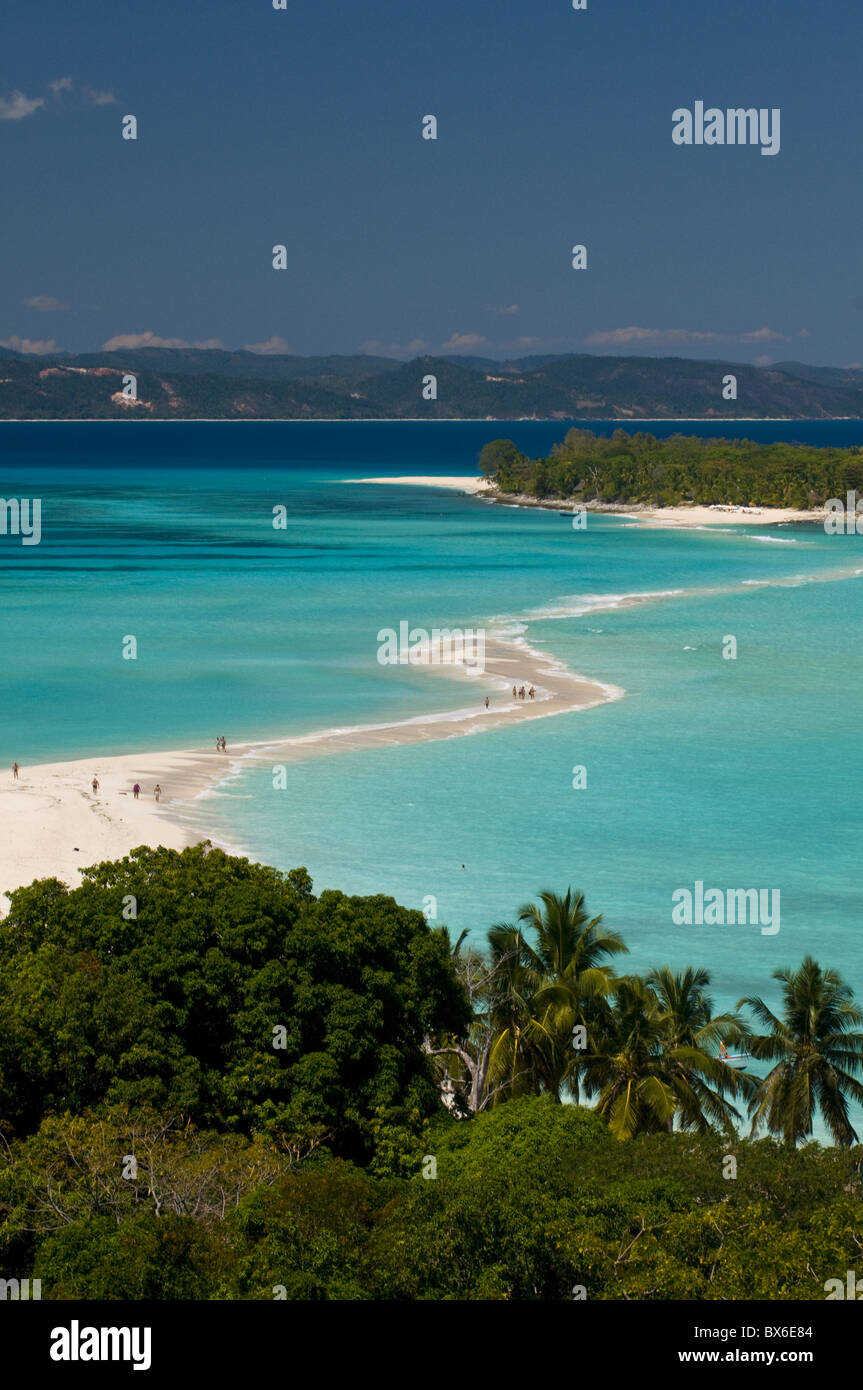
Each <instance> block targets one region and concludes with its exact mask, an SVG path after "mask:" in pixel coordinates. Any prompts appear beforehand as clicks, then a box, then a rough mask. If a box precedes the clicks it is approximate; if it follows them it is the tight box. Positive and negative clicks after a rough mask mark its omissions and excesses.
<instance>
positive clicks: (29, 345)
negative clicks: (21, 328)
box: [0, 337, 57, 356]
mask: <svg viewBox="0 0 863 1390" xmlns="http://www.w3.org/2000/svg"><path fill="white" fill-rule="evenodd" d="M0 347H5V348H11V349H12V351H13V352H34V353H37V354H38V355H39V356H42V355H43V354H44V353H46V352H56V351H57V344H56V342H55V341H54V339H53V338H47V339H44V340H42V341H41V342H40V341H36V340H34V339H33V338H15V337H12V338H2V339H0Z"/></svg>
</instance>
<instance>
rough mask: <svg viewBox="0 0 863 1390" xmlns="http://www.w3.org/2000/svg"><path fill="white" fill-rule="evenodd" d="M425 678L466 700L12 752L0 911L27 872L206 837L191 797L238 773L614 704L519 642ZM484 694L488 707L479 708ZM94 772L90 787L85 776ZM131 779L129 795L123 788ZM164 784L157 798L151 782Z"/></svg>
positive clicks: (1, 812) (596, 687)
mask: <svg viewBox="0 0 863 1390" xmlns="http://www.w3.org/2000/svg"><path fill="white" fill-rule="evenodd" d="M425 669H427V670H428V671H429V673H433V674H437V675H441V676H445V677H457V678H460V679H461V680H462V681H463V682H464V688H465V701H464V706H463V707H462V708H460V709H457V710H448V711H445V712H443V713H437V714H429V715H419V716H416V717H414V718H410V719H405V720H399V721H394V722H392V723H388V724H372V725H355V726H352V727H349V728H342V729H324V730H321V731H320V732H318V733H312V734H304V735H301V736H297V737H293V738H287V739H275V740H274V739H267V740H266V741H263V740H259V741H256V742H247V743H232V744H231V745H229V748H228V753H227V754H223V753H218V752H216V749H215V747H213V746H212V745H210V747H208V748H199V749H185V750H179V751H176V752H167V753H131V754H121V755H118V756H110V757H95V758H88V759H77V760H75V761H73V762H62V763H40V764H38V765H35V766H34V765H27V763H26V762H25V757H26V752H25V750H24V749H22V750H21V753H20V754H19V756H18V762H19V763H20V770H19V774H18V781H14V780H13V776H12V772H11V771H10V770H8V769H6V770H4V771H3V772H2V773H0V825H2V826H3V833H2V836H0V915H3V914H4V913H5V911H6V910H7V909H8V904H7V903H6V901H5V899H3V897H2V893H4V892H8V891H10V890H11V889H14V888H18V887H21V886H22V885H24V884H29V883H32V881H33V880H34V879H36V878H49V877H52V878H59V879H61V880H62V882H64V883H67V884H68V885H69V886H70V887H75V886H77V884H78V883H79V882H80V877H79V873H78V871H79V869H83V868H87V867H88V866H90V865H93V864H98V863H100V862H102V861H103V860H111V859H120V858H122V857H123V856H124V855H126V854H128V853H129V852H130V850H132V849H135V848H136V847H137V846H139V845H164V846H165V847H166V848H168V849H181V848H183V846H184V845H188V844H194V843H196V842H197V841H198V840H201V839H205V838H208V832H207V828H206V825H207V819H206V808H207V801H206V799H204V800H198V799H197V798H199V797H200V796H201V793H203V792H206V791H208V790H209V789H210V788H212V787H214V786H216V785H217V784H218V783H219V782H221V781H223V780H224V779H225V778H227V777H229V776H231V775H232V774H236V773H237V772H239V771H240V770H241V769H242V768H244V767H245V768H248V767H249V765H250V762H252V763H256V764H258V765H261V764H263V765H264V766H266V767H268V768H271V767H273V766H274V765H277V764H282V763H284V764H288V763H292V762H300V761H304V760H305V759H307V758H310V757H315V756H320V755H330V754H333V753H348V752H359V751H362V750H363V749H367V748H384V747H389V746H396V745H400V744H410V743H425V742H431V741H434V740H438V739H447V738H458V737H460V736H464V735H465V734H475V733H484V732H489V731H491V730H493V729H501V728H504V727H506V726H507V725H510V724H517V723H521V722H523V721H525V720H530V719H541V718H546V717H548V716H551V715H555V714H564V713H566V712H569V711H574V710H583V709H587V708H589V707H591V706H593V705H600V704H604V703H605V702H607V701H609V700H615V699H618V698H619V697H620V696H622V695H623V693H624V692H623V691H622V690H621V689H619V688H618V687H616V686H611V685H602V684H600V683H599V682H597V681H592V680H587V679H585V678H583V677H581V676H575V675H573V674H572V673H571V672H570V671H568V670H567V669H566V668H565V667H564V666H563V665H562V664H561V663H559V662H557V661H555V660H554V659H553V658H551V657H548V656H546V655H544V654H543V653H542V652H537V651H535V650H534V649H533V648H531V647H529V646H527V644H526V643H524V642H523V641H522V640H521V639H506V638H487V639H486V645H485V661H484V670H483V672H482V673H477V674H473V675H470V674H468V673H467V672H466V671H465V669H464V668H463V667H450V668H449V669H447V668H446V667H444V666H441V665H437V666H435V665H430V666H428V667H426V668H425ZM513 685H515V686H516V687H517V688H520V687H521V686H522V685H524V686H525V688H526V690H529V689H530V687H531V685H532V686H533V687H534V691H535V695H534V698H533V699H532V700H531V699H530V698H527V697H526V698H525V699H524V700H521V699H518V698H516V699H515V700H513V698H512V687H513ZM486 696H488V699H489V708H488V709H486V708H485V698H486ZM94 775H95V776H96V777H97V778H98V781H99V789H98V791H96V792H94V791H93V789H92V781H93V777H94ZM135 782H138V783H139V784H140V787H141V792H140V797H139V799H138V800H137V801H136V800H135V799H134V797H133V795H132V788H133V786H134V784H135ZM157 783H158V784H159V785H160V786H161V788H162V799H161V802H160V803H159V804H158V805H157V803H156V801H155V799H154V795H153V789H154V787H155V785H156V784H157Z"/></svg>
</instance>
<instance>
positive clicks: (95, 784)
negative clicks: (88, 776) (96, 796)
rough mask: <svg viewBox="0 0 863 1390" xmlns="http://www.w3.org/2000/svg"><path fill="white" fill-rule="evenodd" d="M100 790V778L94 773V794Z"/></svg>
mask: <svg viewBox="0 0 863 1390" xmlns="http://www.w3.org/2000/svg"><path fill="white" fill-rule="evenodd" d="M98 790H99V778H98V777H97V776H96V774H95V772H94V773H93V791H94V792H97V791H98Z"/></svg>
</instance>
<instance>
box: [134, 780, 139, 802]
mask: <svg viewBox="0 0 863 1390" xmlns="http://www.w3.org/2000/svg"><path fill="white" fill-rule="evenodd" d="M140 790H141V785H140V783H139V782H136V783H135V785H134V787H133V788H132V795H133V796H134V798H135V800H136V801H137V800H138V793H139V792H140Z"/></svg>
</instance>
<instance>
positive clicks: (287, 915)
mask: <svg viewBox="0 0 863 1390" xmlns="http://www.w3.org/2000/svg"><path fill="white" fill-rule="evenodd" d="M10 898H11V909H10V912H9V915H8V917H7V918H6V919H5V921H3V922H2V924H0V1268H2V1270H3V1272H4V1277H6V1278H16V1277H17V1278H28V1277H29V1278H38V1279H40V1280H41V1281H42V1286H43V1293H42V1296H43V1298H48V1299H71V1298H95V1299H109V1300H116V1299H147V1298H159V1299H216V1300H220V1299H273V1298H287V1299H352V1300H363V1299H393V1300H413V1299H457V1298H462V1299H470V1300H477V1299H480V1300H485V1299H494V1300H497V1299H522V1300H531V1299H552V1300H563V1299H571V1298H573V1297H582V1296H585V1297H588V1298H591V1299H619V1298H628V1299H672V1298H674V1299H679V1298H684V1299H714V1298H716V1299H719V1298H722V1299H726V1298H743V1297H749V1298H766V1299H786V1298H787V1299H791V1298H802V1299H823V1298H824V1297H825V1289H824V1285H825V1282H826V1281H827V1280H828V1279H835V1278H839V1279H843V1278H844V1275H845V1271H846V1270H847V1269H853V1268H854V1264H855V1260H857V1261H858V1262H859V1251H860V1248H861V1244H860V1217H859V1212H860V1201H861V1182H860V1165H861V1159H863V1150H862V1149H861V1148H860V1147H859V1146H857V1147H853V1148H852V1145H855V1144H856V1139H857V1136H856V1135H855V1134H854V1132H853V1130H852V1129H851V1127H850V1125H849V1124H848V1120H847V1114H846V1112H845V1109H844V1108H843V1107H844V1098H845V1097H848V1096H852V1097H854V1098H857V1099H859V1098H860V1096H861V1088H860V1087H859V1084H858V1083H857V1082H856V1079H855V1077H856V1074H857V1073H859V1071H860V1070H861V1067H863V1035H861V1034H860V1033H859V1032H858V1025H859V1024H860V1022H861V1013H860V1011H859V1010H858V1009H857V1007H856V1005H855V1004H854V1002H853V999H852V996H851V992H850V990H849V989H848V987H847V986H846V985H845V984H844V983H843V981H842V980H841V978H840V977H839V975H838V974H837V973H836V972H835V971H831V970H825V971H822V970H821V968H820V967H819V966H818V965H817V964H816V963H815V962H814V961H811V960H807V961H805V962H804V963H803V965H802V966H801V967H800V969H799V970H796V971H792V970H782V971H778V972H777V974H776V979H777V980H778V981H779V983H780V984H781V985H782V987H783V998H782V1010H781V1012H779V1013H776V1012H774V1011H772V1010H771V1009H770V1008H769V1007H768V1005H767V1004H765V1003H764V1001H763V1000H761V999H759V998H753V999H752V1000H748V1001H743V1002H745V1003H746V1004H747V1005H748V1006H749V1007H750V1008H752V1010H753V1011H754V1014H755V1022H756V1023H760V1024H762V1025H766V1028H767V1031H766V1032H765V1033H764V1034H763V1035H760V1034H757V1033H756V1032H755V1030H754V1027H753V1025H752V1024H750V1023H747V1022H746V1020H745V1019H744V1017H743V1016H742V1015H741V1014H740V1013H739V1012H735V1013H733V1014H724V1015H716V1013H715V1011H714V1009H713V1004H712V1001H711V998H710V994H709V984H710V981H709V977H708V975H707V973H706V972H705V971H704V970H695V969H692V968H688V969H685V970H681V971H673V970H671V969H670V968H668V967H662V968H657V969H655V970H653V971H651V972H650V973H649V974H648V975H647V976H645V977H643V978H641V977H638V976H635V975H631V974H630V975H624V974H618V973H617V966H618V964H619V962H620V960H621V958H622V956H623V955H624V953H625V950H626V947H625V945H624V943H623V941H622V940H621V938H620V937H619V936H618V935H617V934H616V933H615V932H612V931H610V930H609V929H608V928H607V927H605V926H604V925H603V922H602V918H601V917H600V916H591V915H590V913H589V911H588V909H587V906H586V904H585V901H584V897H583V895H582V894H580V893H578V892H574V891H572V890H568V891H567V892H566V893H564V894H562V895H556V894H554V893H552V892H545V893H542V894H541V895H540V897H539V900H538V901H537V902H536V903H528V904H526V905H525V906H524V907H522V908H521V909H520V911H519V913H518V925H510V924H501V925H499V926H497V927H493V928H492V929H491V930H490V932H489V949H488V952H487V953H486V954H482V953H480V952H478V951H476V950H475V949H470V948H468V947H466V946H465V943H464V939H463V938H460V939H459V940H458V941H457V942H455V944H454V945H453V944H451V943H450V939H449V937H448V934H447V932H446V931H445V929H443V928H438V929H432V928H431V927H430V926H429V925H428V923H427V922H426V921H425V919H424V918H423V916H422V915H421V914H420V913H417V912H410V911H407V910H406V909H404V908H401V907H399V906H398V905H397V904H396V903H394V902H393V901H392V900H391V899H389V898H383V897H371V898H351V897H346V896H345V895H344V894H341V893H337V892H326V893H322V894H321V895H320V896H319V897H316V896H315V895H314V894H313V892H312V885H311V882H310V880H309V877H308V875H307V873H306V872H305V870H303V869H296V870H292V871H291V872H290V873H287V874H282V873H278V872H276V871H275V870H272V869H269V868H265V867H263V866H261V865H258V864H252V863H249V861H248V860H245V859H240V858H233V857H230V856H228V855H226V854H223V853H222V852H221V851H218V850H214V849H213V848H212V847H211V846H209V845H200V846H197V847H195V848H193V849H187V850H184V851H182V852H176V851H168V850H164V849H160V850H150V849H139V850H136V851H135V852H134V853H133V854H131V855H130V856H128V857H127V858H126V859H124V860H121V861H118V862H116V863H110V864H100V865H97V866H95V867H93V868H91V869H89V870H87V871H86V872H85V874H84V881H83V883H82V884H81V886H80V887H78V888H76V889H75V890H73V891H70V890H69V889H68V888H66V887H65V886H64V885H63V884H61V883H59V882H58V881H56V880H43V881H41V882H38V883H34V884H32V885H31V886H30V887H29V888H22V889H19V890H17V891H16V892H15V893H13V894H11V895H10ZM722 1040H725V1041H726V1042H728V1041H734V1042H738V1043H740V1044H741V1045H743V1046H745V1047H747V1048H748V1049H750V1050H751V1052H752V1053H753V1054H755V1055H756V1057H757V1058H759V1059H764V1060H765V1061H768V1062H773V1063H775V1065H774V1066H773V1069H772V1070H770V1071H768V1073H767V1075H766V1076H765V1077H764V1078H763V1079H759V1078H758V1077H756V1076H753V1075H750V1074H748V1073H745V1072H739V1071H736V1070H734V1069H732V1067H731V1066H730V1065H729V1064H728V1063H727V1062H726V1061H725V1060H724V1059H723V1057H722V1055H721V1054H720V1053H719V1051H718V1049H719V1044H720V1042H721V1041H722ZM274 1042H276V1043H278V1045H276V1046H274ZM282 1044H283V1045H282ZM579 1098H582V1099H585V1098H586V1099H587V1101H588V1102H590V1103H591V1104H592V1108H590V1109H588V1108H585V1107H584V1106H582V1105H579V1104H577V1103H573V1102H577V1101H578V1099H579ZM561 1101H567V1102H569V1103H566V1104H562V1103H561ZM747 1106H748V1110H749V1116H750V1118H751V1120H752V1121H753V1129H754V1130H755V1131H757V1130H758V1129H759V1128H760V1127H761V1126H764V1125H766V1126H767V1128H768V1129H769V1131H770V1132H771V1135H772V1136H774V1137H771V1138H769V1139H757V1138H750V1139H742V1138H741V1137H739V1134H738V1128H739V1125H738V1121H739V1119H740V1118H741V1112H742V1111H743V1109H744V1108H745V1107H747ZM816 1106H817V1107H820V1110H821V1113H822V1114H823V1115H824V1117H825V1119H826V1121H827V1123H828V1125H829V1126H830V1127H831V1129H832V1132H833V1134H834V1137H835V1139H836V1141H837V1147H836V1148H833V1149H826V1150H825V1149H822V1148H820V1147H819V1146H818V1145H817V1144H811V1143H809V1144H806V1145H805V1146H804V1147H801V1142H802V1141H804V1140H805V1139H806V1138H807V1137H808V1136H809V1135H811V1132H812V1123H813V1118H814V1115H815V1113H816ZM622 1141H625V1142H622Z"/></svg>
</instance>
